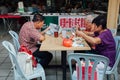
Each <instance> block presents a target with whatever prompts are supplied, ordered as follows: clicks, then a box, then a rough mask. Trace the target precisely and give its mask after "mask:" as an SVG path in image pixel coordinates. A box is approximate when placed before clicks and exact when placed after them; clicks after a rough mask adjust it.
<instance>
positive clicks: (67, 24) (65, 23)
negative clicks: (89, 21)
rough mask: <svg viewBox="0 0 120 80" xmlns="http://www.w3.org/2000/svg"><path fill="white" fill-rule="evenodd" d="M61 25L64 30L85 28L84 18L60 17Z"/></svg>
mask: <svg viewBox="0 0 120 80" xmlns="http://www.w3.org/2000/svg"><path fill="white" fill-rule="evenodd" d="M59 25H60V26H61V27H62V28H72V27H75V26H76V25H78V26H79V27H82V28H83V27H85V17H84V16H59Z"/></svg>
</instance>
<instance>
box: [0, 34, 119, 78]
mask: <svg viewBox="0 0 120 80" xmlns="http://www.w3.org/2000/svg"><path fill="white" fill-rule="evenodd" d="M6 33H7V32H6ZM0 36H1V34H0ZM3 40H8V41H10V42H12V39H11V37H10V35H9V34H5V35H3V34H2V36H1V37H0V80H13V72H12V70H11V66H12V65H11V62H10V59H9V56H8V54H7V51H6V49H5V48H4V47H3V46H2V44H1V42H2V41H3ZM52 53H53V56H54V58H53V60H52V62H51V64H60V52H52ZM56 60H57V61H56ZM118 68H120V67H118ZM118 71H119V70H118ZM45 73H46V78H47V80H62V69H60V68H45ZM67 80H70V77H69V70H67ZM111 80H113V79H111ZM119 80H120V75H119Z"/></svg>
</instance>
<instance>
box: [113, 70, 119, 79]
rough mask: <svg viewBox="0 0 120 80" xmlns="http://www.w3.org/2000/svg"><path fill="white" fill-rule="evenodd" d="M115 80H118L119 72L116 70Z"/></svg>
mask: <svg viewBox="0 0 120 80" xmlns="http://www.w3.org/2000/svg"><path fill="white" fill-rule="evenodd" d="M114 80H118V72H117V70H115V73H114Z"/></svg>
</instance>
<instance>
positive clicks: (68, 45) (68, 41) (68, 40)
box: [62, 36, 73, 47]
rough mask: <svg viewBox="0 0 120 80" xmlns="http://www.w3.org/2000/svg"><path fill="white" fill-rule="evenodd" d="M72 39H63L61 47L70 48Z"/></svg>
mask: <svg viewBox="0 0 120 80" xmlns="http://www.w3.org/2000/svg"><path fill="white" fill-rule="evenodd" d="M72 38H73V36H71V37H70V38H63V42H62V45H63V46H65V47H72V43H73V42H72Z"/></svg>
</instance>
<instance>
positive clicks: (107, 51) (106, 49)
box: [95, 29, 116, 67]
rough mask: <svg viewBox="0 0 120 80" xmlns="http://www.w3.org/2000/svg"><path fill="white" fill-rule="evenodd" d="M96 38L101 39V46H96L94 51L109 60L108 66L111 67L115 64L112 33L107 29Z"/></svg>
mask: <svg viewBox="0 0 120 80" xmlns="http://www.w3.org/2000/svg"><path fill="white" fill-rule="evenodd" d="M97 37H99V38H100V39H101V41H102V42H101V44H98V45H96V49H95V50H96V51H97V52H98V53H99V54H100V55H104V56H106V57H108V58H109V60H110V64H109V66H111V67H112V66H113V65H114V63H115V55H116V48H115V46H116V44H115V41H114V38H113V36H112V33H111V31H110V30H109V29H107V30H106V31H104V32H102V33H100V34H99V35H98V36H97Z"/></svg>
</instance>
